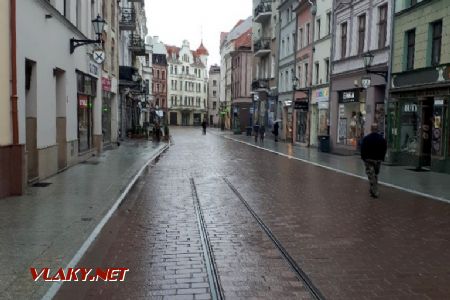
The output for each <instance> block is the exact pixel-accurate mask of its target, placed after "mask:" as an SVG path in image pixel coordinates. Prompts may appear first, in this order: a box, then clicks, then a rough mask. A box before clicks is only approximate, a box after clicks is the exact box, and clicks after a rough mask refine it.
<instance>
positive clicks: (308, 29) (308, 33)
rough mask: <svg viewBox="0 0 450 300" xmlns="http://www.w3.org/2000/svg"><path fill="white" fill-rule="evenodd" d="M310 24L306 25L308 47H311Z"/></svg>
mask: <svg viewBox="0 0 450 300" xmlns="http://www.w3.org/2000/svg"><path fill="white" fill-rule="evenodd" d="M310 27H311V26H310V24H309V23H308V24H306V45H309V43H310V40H309V38H310V37H309V36H310V34H311V33H310Z"/></svg>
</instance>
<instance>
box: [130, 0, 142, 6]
mask: <svg viewBox="0 0 450 300" xmlns="http://www.w3.org/2000/svg"><path fill="white" fill-rule="evenodd" d="M128 2H136V3H140V4H142V5H144V0H128Z"/></svg>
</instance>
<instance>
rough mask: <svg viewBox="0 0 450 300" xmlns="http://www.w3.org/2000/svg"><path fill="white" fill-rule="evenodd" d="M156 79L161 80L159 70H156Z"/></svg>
mask: <svg viewBox="0 0 450 300" xmlns="http://www.w3.org/2000/svg"><path fill="white" fill-rule="evenodd" d="M156 78H158V79H159V78H160V77H159V70H156Z"/></svg>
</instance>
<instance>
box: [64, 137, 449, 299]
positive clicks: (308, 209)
mask: <svg viewBox="0 0 450 300" xmlns="http://www.w3.org/2000/svg"><path fill="white" fill-rule="evenodd" d="M172 134H173V140H174V142H175V143H174V145H173V146H171V148H170V149H169V150H168V151H167V152H166V153H165V154H164V155H163V156H162V157H161V159H160V160H159V162H158V163H157V164H155V165H154V166H152V167H151V168H149V169H148V170H147V171H146V172H145V173H144V174H143V176H142V177H141V178H140V179H139V181H138V183H137V184H136V185H135V187H134V188H133V189H132V191H131V193H130V194H129V196H128V197H127V199H126V200H125V201H124V202H123V204H122V205H121V206H120V207H119V208H118V210H117V212H116V213H115V214H114V216H113V218H112V219H111V220H110V222H108V223H107V224H106V226H105V227H104V229H103V231H102V232H101V234H100V235H99V237H98V238H97V240H96V241H95V242H94V243H93V245H92V247H91V248H90V249H89V250H88V252H87V254H86V255H85V256H84V257H83V259H82V260H81V261H80V263H79V264H78V265H79V266H83V267H124V268H130V272H129V273H128V274H127V277H126V279H125V282H115V283H92V282H90V283H82V282H74V283H70V284H67V283H66V284H64V285H63V286H62V288H61V289H60V290H59V293H58V294H57V296H56V298H57V299H70V298H77V299H79V298H88V299H94V298H104V299H114V298H115V299H124V298H129V299H136V298H146V299H210V298H212V294H214V293H215V292H217V291H216V290H217V289H219V291H220V292H219V293H218V294H223V295H224V297H225V298H226V299H277V298H278V299H311V298H313V296H312V293H311V290H314V289H316V290H318V291H319V292H320V294H321V295H322V297H323V298H326V299H446V298H448V296H449V295H450V288H449V287H448V282H449V281H450V272H449V271H448V261H449V259H450V251H448V249H449V248H450V205H449V204H447V203H444V202H440V201H435V200H432V199H430V198H425V197H423V196H420V195H417V194H412V193H408V192H405V191H403V190H399V189H396V188H392V187H389V186H381V187H380V194H381V197H380V198H379V199H376V200H375V199H372V198H371V197H369V195H368V183H367V181H366V180H362V179H361V178H358V177H355V176H348V175H346V174H343V173H342V172H335V171H333V170H330V169H325V168H323V167H318V166H317V165H314V164H311V163H306V162H303V161H299V160H294V159H288V158H286V157H283V156H280V155H275V154H274V153H271V152H268V151H266V150H262V149H257V148H254V147H250V146H248V145H245V144H242V143H238V142H236V141H232V140H229V139H225V138H224V137H222V136H218V135H215V134H211V133H208V134H207V135H206V136H202V135H201V131H200V129H197V128H195V129H192V128H172ZM330 159H331V158H330ZM336 160H337V161H338V160H339V159H336ZM343 164H344V165H345V160H344V163H343ZM411 176H412V177H414V176H416V174H415V173H412V175H411ZM403 180H407V178H404V179H403ZM412 180H414V179H412ZM443 190H445V189H443ZM193 191H195V192H193ZM196 200H198V204H199V208H200V211H201V213H202V215H203V217H204V218H203V221H204V222H199V214H198V209H196V203H197V202H196ZM246 205H247V206H248V207H247V206H246ZM252 212H253V215H252ZM258 220H259V222H258ZM202 223H203V226H204V227H202V226H201V224H202ZM202 228H204V229H205V232H203V231H202ZM268 231H269V232H270V233H271V235H270V234H268V233H267V232H268ZM205 238H206V240H207V241H208V242H209V246H210V247H206V249H205V242H204V241H205ZM277 242H278V243H279V245H277ZM280 249H284V250H285V252H286V253H282V251H280ZM208 250H210V251H208ZM205 251H206V252H205ZM205 253H207V255H205ZM286 254H287V255H288V257H290V258H292V259H293V262H292V261H289V260H288V259H286ZM208 255H210V256H211V258H212V261H210V260H209V259H208V257H207V256H208ZM295 266H297V267H299V268H300V269H301V271H302V272H303V274H304V275H305V276H306V281H305V280H303V279H302V278H301V276H299V275H298V274H299V273H298V272H296V270H295ZM211 268H212V269H214V270H215V271H216V272H217V279H218V283H217V284H218V285H217V286H216V285H215V283H214V280H213V279H214V278H213V279H212V277H214V276H211V272H210V269H211ZM212 292H213V293H212ZM211 293H212V294H211Z"/></svg>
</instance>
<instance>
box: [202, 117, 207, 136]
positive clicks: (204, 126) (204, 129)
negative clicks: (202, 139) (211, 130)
mask: <svg viewBox="0 0 450 300" xmlns="http://www.w3.org/2000/svg"><path fill="white" fill-rule="evenodd" d="M202 128H203V134H206V121H205V120H203V122H202Z"/></svg>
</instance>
